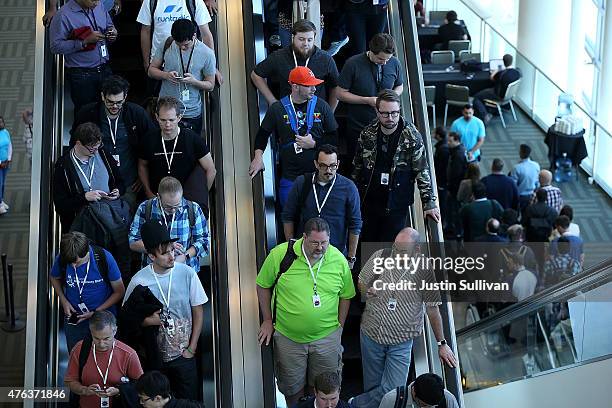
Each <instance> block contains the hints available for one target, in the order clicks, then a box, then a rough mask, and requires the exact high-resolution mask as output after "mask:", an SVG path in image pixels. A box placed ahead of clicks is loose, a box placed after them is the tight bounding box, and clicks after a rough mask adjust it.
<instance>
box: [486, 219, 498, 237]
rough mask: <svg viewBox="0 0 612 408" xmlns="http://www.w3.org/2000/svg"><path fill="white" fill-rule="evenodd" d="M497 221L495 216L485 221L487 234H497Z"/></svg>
mask: <svg viewBox="0 0 612 408" xmlns="http://www.w3.org/2000/svg"><path fill="white" fill-rule="evenodd" d="M499 226H500V225H499V221H497V220H496V219H495V218H489V220H488V221H487V227H486V228H487V232H488V233H489V234H497V233H498V232H499Z"/></svg>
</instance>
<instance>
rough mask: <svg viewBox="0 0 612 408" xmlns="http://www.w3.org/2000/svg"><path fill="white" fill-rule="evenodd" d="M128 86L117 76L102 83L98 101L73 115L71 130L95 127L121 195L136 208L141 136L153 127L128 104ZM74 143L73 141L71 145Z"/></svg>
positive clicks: (132, 104)
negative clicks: (116, 174)
mask: <svg viewBox="0 0 612 408" xmlns="http://www.w3.org/2000/svg"><path fill="white" fill-rule="evenodd" d="M129 86H130V84H129V83H128V82H127V81H126V80H125V79H123V78H121V77H120V76H118V75H113V76H111V77H109V78H107V79H106V80H105V81H104V82H103V83H102V91H101V93H100V98H101V100H100V101H98V102H92V103H90V104H87V105H85V106H84V107H83V108H82V109H81V111H80V112H79V113H78V114H77V116H76V118H75V120H74V123H73V124H72V130H71V131H70V133H71V134H72V135H74V132H75V130H76V128H77V127H78V126H79V125H80V124H82V123H85V122H91V123H95V124H96V125H98V127H99V128H100V130H101V131H102V142H103V143H104V146H106V148H107V150H108V151H109V152H110V153H111V155H112V156H113V159H114V160H115V162H116V163H117V166H118V167H119V173H120V174H121V177H122V178H123V182H124V184H125V186H126V194H125V195H124V196H123V198H125V199H126V200H127V201H128V203H129V204H130V206H131V207H132V208H135V207H136V204H137V200H136V195H137V194H138V193H139V192H140V191H141V190H142V184H141V183H140V180H138V156H137V152H138V149H139V148H140V144H141V143H143V142H145V137H144V136H145V135H146V134H147V133H148V132H150V131H151V130H153V129H155V124H154V123H153V121H152V120H151V118H150V117H149V115H147V113H146V112H145V110H144V109H143V108H141V107H140V106H139V105H137V104H135V103H132V102H128V101H127V100H126V99H127V95H128V90H129ZM72 144H74V142H73V143H72Z"/></svg>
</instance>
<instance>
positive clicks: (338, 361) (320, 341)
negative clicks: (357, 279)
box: [257, 218, 355, 407]
mask: <svg viewBox="0 0 612 408" xmlns="http://www.w3.org/2000/svg"><path fill="white" fill-rule="evenodd" d="M329 239H330V228H329V224H328V223H327V222H326V221H325V220H324V219H322V218H312V219H310V220H308V221H307V222H306V224H305V225H304V233H303V235H302V238H300V239H298V240H297V241H293V240H292V241H290V243H287V242H285V243H283V244H280V245H278V246H276V247H275V248H274V249H272V251H270V254H269V255H268V257H267V258H266V260H265V261H264V264H263V266H262V267H261V270H260V272H259V275H258V276H257V297H258V298H259V307H260V310H261V313H262V316H263V323H262V324H261V327H260V330H259V344H260V345H262V344H264V343H265V345H266V346H268V345H269V344H270V341H271V340H273V341H274V361H275V367H276V373H275V374H276V379H277V381H278V382H277V384H278V389H279V390H280V391H281V392H282V393H283V394H284V396H285V400H286V401H287V406H288V407H293V406H294V405H295V404H296V403H297V402H298V400H299V399H300V398H301V397H302V396H304V391H305V389H306V387H308V390H309V394H312V393H313V391H314V389H313V387H314V385H315V378H316V377H317V376H318V375H319V374H320V373H322V372H328V371H333V372H336V373H338V375H340V374H341V372H342V350H343V349H342V345H341V342H340V339H341V336H342V327H344V321H345V320H346V316H347V314H348V310H349V305H350V299H351V298H352V297H353V296H355V287H354V286H353V278H352V276H351V271H350V269H349V266H348V263H347V261H346V259H345V258H344V255H343V254H342V253H341V252H340V251H339V250H338V249H336V248H334V247H333V246H331V245H330V244H329ZM272 297H274V300H272Z"/></svg>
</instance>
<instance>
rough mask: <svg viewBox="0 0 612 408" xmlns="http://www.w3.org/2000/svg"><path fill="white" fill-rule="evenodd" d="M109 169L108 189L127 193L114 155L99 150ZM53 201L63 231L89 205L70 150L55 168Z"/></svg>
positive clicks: (56, 163) (57, 162)
mask: <svg viewBox="0 0 612 408" xmlns="http://www.w3.org/2000/svg"><path fill="white" fill-rule="evenodd" d="M98 152H99V153H100V157H101V158H102V161H103V162H104V165H105V167H106V170H107V171H108V191H112V190H114V189H115V188H116V189H118V190H119V194H120V195H123V194H124V193H125V186H124V185H123V180H122V179H121V176H120V175H119V169H118V168H117V164H116V163H115V160H113V158H112V156H111V155H110V154H109V153H107V152H106V151H105V150H104V149H100V150H98ZM53 203H54V204H55V210H56V211H57V213H58V214H59V216H60V222H61V225H62V231H64V232H68V230H69V229H70V226H71V225H72V222H73V221H74V218H75V217H76V215H77V214H78V212H79V211H80V210H81V209H82V208H83V207H85V206H86V205H87V200H86V199H85V190H84V189H83V186H82V185H81V181H80V180H79V175H78V174H77V169H76V168H75V167H74V162H73V161H72V159H71V158H70V150H68V151H66V153H64V155H63V156H62V157H60V158H59V159H57V161H56V162H55V166H54V170H53Z"/></svg>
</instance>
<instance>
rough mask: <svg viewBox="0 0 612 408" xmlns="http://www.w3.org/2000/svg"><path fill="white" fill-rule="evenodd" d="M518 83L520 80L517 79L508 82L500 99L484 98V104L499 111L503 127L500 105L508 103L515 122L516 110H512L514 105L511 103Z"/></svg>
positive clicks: (504, 125) (503, 121) (504, 124)
mask: <svg viewBox="0 0 612 408" xmlns="http://www.w3.org/2000/svg"><path fill="white" fill-rule="evenodd" d="M520 83H521V80H520V79H517V80H516V81H514V82H512V83H510V84H508V88H507V89H506V94H505V95H504V97H503V98H501V99H500V98H496V99H485V100H484V104H485V106H488V107H490V108H497V112H498V113H499V117H500V119H501V122H502V126H503V127H504V129H505V128H506V121H505V120H504V114H503V111H502V106H504V105H508V104H509V105H510V110H511V111H512V117H514V121H515V122H516V121H517V119H516V112H515V111H514V105H513V104H512V98H514V96H515V95H516V93H517V92H518V88H519V85H520Z"/></svg>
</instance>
